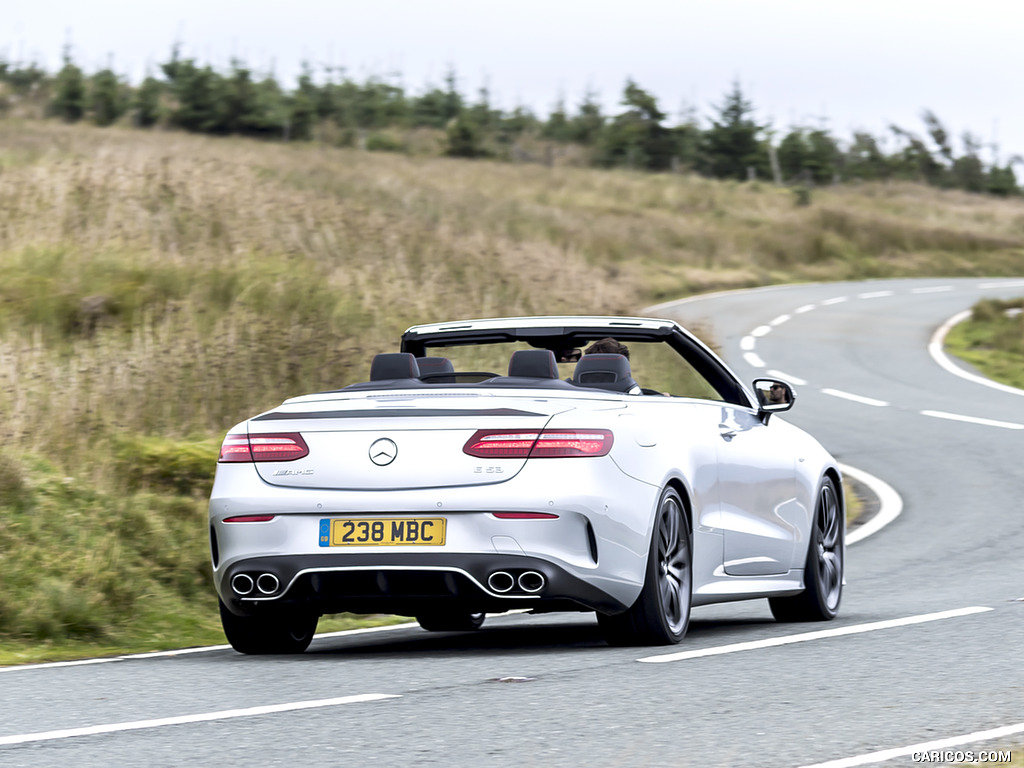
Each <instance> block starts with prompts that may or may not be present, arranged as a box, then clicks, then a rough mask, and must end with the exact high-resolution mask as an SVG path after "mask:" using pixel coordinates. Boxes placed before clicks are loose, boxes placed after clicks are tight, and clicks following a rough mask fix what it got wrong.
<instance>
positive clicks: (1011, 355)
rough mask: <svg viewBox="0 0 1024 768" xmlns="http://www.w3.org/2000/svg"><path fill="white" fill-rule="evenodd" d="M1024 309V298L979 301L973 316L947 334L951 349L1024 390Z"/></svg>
mask: <svg viewBox="0 0 1024 768" xmlns="http://www.w3.org/2000/svg"><path fill="white" fill-rule="evenodd" d="M1022 308H1024V298H1019V299H1011V300H1009V301H999V300H995V299H985V300H983V301H980V302H978V303H977V304H976V305H975V306H974V309H973V311H972V313H971V317H970V318H969V319H967V320H966V321H964V322H962V323H959V324H958V325H956V326H954V327H953V329H952V330H951V331H950V332H949V334H948V335H947V336H946V348H947V350H948V351H949V352H950V353H952V354H953V355H955V356H956V357H958V358H960V359H961V360H963V361H964V362H966V363H970V364H971V365H972V366H974V367H975V368H977V369H978V370H979V371H980V372H981V373H982V374H983V375H985V376H987V377H988V378H990V379H992V380H994V381H998V382H1000V383H1002V384H1006V385H1008V386H1011V387H1017V388H1018V389H1024V314H1022V313H1020V311H1019V310H1021V309H1022ZM1008 312H1009V314H1008Z"/></svg>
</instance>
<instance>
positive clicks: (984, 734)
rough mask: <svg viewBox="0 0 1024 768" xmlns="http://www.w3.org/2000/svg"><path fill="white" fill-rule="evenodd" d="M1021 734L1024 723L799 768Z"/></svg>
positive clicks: (828, 767)
mask: <svg viewBox="0 0 1024 768" xmlns="http://www.w3.org/2000/svg"><path fill="white" fill-rule="evenodd" d="M1022 732H1024V723H1014V724H1013V725H1004V726H1002V727H1001V728H991V729H989V730H987V731H975V732H974V733H965V734H964V735H963V736H952V737H950V738H948V739H936V740H935V741H922V742H920V743H919V744H911V745H909V746H906V747H896V748H895V749H883V750H880V751H878V752H868V753H867V754H864V755H857V756H855V757H843V758H840V759H839V760H829V761H828V762H825V763H814V764H813V765H803V766H800V768H857V766H859V765H871V764H872V763H884V762H886V761H887V760H893V759H895V758H897V757H907V756H908V755H913V754H916V753H918V752H933V751H941V750H943V749H949V748H951V747H959V746H962V745H964V744H971V743H974V742H977V741H992V740H994V739H1002V738H1005V737H1007V736H1013V735H1015V734H1018V733H1022Z"/></svg>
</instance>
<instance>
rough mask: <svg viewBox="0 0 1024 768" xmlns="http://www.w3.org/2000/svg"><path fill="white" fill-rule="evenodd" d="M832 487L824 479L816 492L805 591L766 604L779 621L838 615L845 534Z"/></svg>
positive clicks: (830, 617)
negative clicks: (816, 497)
mask: <svg viewBox="0 0 1024 768" xmlns="http://www.w3.org/2000/svg"><path fill="white" fill-rule="evenodd" d="M845 528H846V526H845V524H844V520H843V510H842V506H841V505H840V504H839V495H838V494H837V493H836V486H835V483H833V482H832V479H831V478H828V477H826V478H825V479H824V480H823V481H822V484H821V489H820V490H819V491H818V502H817V504H816V506H815V510H814V523H813V525H812V526H811V535H810V541H809V542H808V546H807V560H806V563H805V564H804V584H805V587H806V588H805V589H804V591H803V592H801V593H800V594H799V595H794V596H793V597H772V598H769V600H768V604H769V605H770V606H771V609H772V615H773V616H774V617H775V618H776V619H777V620H778V621H829V620H830V619H834V618H835V617H836V615H837V614H838V613H839V601H840V599H841V598H842V596H843V554H844V530H845Z"/></svg>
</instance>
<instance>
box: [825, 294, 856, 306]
mask: <svg viewBox="0 0 1024 768" xmlns="http://www.w3.org/2000/svg"><path fill="white" fill-rule="evenodd" d="M849 300H850V297H849V296H836V297H835V298H834V299H825V300H824V301H823V302H821V306H823V307H831V306H832V305H833V304H842V303H843V302H844V301H849Z"/></svg>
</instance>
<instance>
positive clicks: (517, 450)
mask: <svg viewBox="0 0 1024 768" xmlns="http://www.w3.org/2000/svg"><path fill="white" fill-rule="evenodd" d="M612 442H614V438H613V437H612V433H611V432H610V431H608V430H607V429H536V430H504V429H481V430H478V431H477V433H476V434H475V435H473V436H472V437H471V438H469V440H467V441H466V444H465V445H464V446H463V447H462V450H463V452H464V453H468V454H469V455H470V456H479V457H480V458H488V459H492V458H531V459H554V458H564V457H571V456H606V455H608V452H609V451H610V450H611V449H612Z"/></svg>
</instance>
